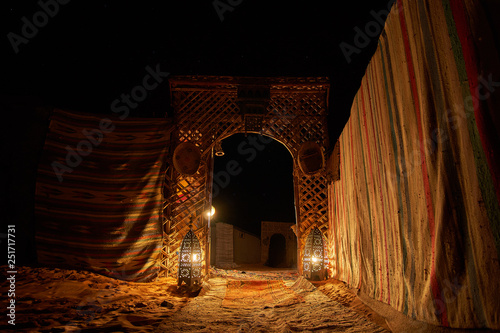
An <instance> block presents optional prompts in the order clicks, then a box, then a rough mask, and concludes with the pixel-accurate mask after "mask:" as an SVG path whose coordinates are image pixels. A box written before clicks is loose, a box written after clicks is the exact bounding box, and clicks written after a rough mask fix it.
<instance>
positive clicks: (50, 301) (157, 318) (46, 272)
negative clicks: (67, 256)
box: [0, 267, 384, 332]
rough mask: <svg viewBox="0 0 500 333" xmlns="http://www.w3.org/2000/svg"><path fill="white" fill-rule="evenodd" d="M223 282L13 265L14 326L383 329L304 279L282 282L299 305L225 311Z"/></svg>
mask: <svg viewBox="0 0 500 333" xmlns="http://www.w3.org/2000/svg"><path fill="white" fill-rule="evenodd" d="M1 268H2V271H5V270H4V269H3V268H5V267H1ZM263 274H265V273H263ZM3 281H5V279H4V278H3V277H2V284H1V287H2V302H3V304H6V302H5V300H6V295H5V294H4V290H6V288H5V287H6V283H5V282H3ZM227 281H228V279H227V278H225V277H215V278H211V279H209V280H208V281H207V282H205V283H204V288H203V290H202V291H201V293H200V294H199V295H198V293H197V292H190V291H189V290H187V288H181V289H178V288H177V286H176V280H174V279H172V278H162V279H158V280H157V281H155V282H150V283H131V282H125V281H121V280H116V279H112V278H107V277H104V276H101V275H97V274H94V273H90V272H86V271H75V270H64V269H48V268H29V267H19V268H18V274H17V280H16V327H15V328H16V331H25V332H383V331H384V329H383V328H382V327H380V326H378V325H376V324H375V323H373V322H372V321H369V320H367V317H365V316H363V315H362V314H361V313H359V312H356V311H354V310H352V309H351V308H349V307H346V306H344V305H342V304H341V303H339V302H337V301H335V300H334V299H335V298H334V297H337V300H344V301H345V300H350V299H351V298H350V297H351V296H349V295H348V294H344V295H343V294H342V293H343V292H342V291H340V294H339V291H338V288H337V289H336V290H337V291H336V292H335V295H333V296H334V297H328V296H326V295H325V293H323V292H321V291H320V290H319V288H315V287H314V286H313V285H312V284H311V283H310V282H308V281H307V280H302V281H301V283H295V284H294V282H295V281H294V280H286V281H285V284H286V285H287V286H288V287H290V288H291V289H293V290H294V291H295V292H296V293H297V294H299V295H301V296H302V297H303V298H304V300H305V302H303V303H298V304H293V305H289V306H283V307H262V308H251V307H247V308H245V307H238V308H225V307H222V306H221V304H222V300H223V299H224V296H225V292H226V286H227ZM299 282H300V280H299ZM322 287H324V286H322ZM327 287H328V285H327ZM320 288H321V287H320ZM325 291H326V293H327V294H328V291H327V290H325ZM330 294H332V293H331V290H330ZM196 295H198V296H196ZM330 296H332V295H330ZM332 298H333V299H332ZM12 328H13V327H12V326H11V325H9V324H7V318H6V317H5V315H4V316H3V318H2V321H1V322H0V331H2V332H8V331H12V332H14V330H11V329H12Z"/></svg>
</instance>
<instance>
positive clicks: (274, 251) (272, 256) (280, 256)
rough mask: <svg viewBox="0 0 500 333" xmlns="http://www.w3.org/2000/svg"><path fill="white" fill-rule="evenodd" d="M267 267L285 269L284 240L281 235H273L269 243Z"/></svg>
mask: <svg viewBox="0 0 500 333" xmlns="http://www.w3.org/2000/svg"><path fill="white" fill-rule="evenodd" d="M268 258H269V259H268V261H267V265H268V266H270V267H286V265H287V263H286V239H285V236H283V235H282V234H274V235H272V236H271V239H270V241H269V257H268Z"/></svg>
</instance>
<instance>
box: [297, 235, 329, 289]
mask: <svg viewBox="0 0 500 333" xmlns="http://www.w3.org/2000/svg"><path fill="white" fill-rule="evenodd" d="M302 262H303V271H304V277H305V278H306V279H310V280H314V281H319V280H324V279H325V278H326V276H327V272H326V267H327V266H328V256H327V254H326V242H325V240H324V238H323V234H322V233H321V231H320V230H319V229H318V228H317V227H315V228H314V229H313V230H311V232H310V233H309V235H308V236H307V239H306V244H305V246H304V256H303V259H302Z"/></svg>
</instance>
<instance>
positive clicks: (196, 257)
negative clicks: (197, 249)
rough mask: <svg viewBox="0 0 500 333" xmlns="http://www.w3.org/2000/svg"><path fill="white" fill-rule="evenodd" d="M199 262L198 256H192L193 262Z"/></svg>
mask: <svg viewBox="0 0 500 333" xmlns="http://www.w3.org/2000/svg"><path fill="white" fill-rule="evenodd" d="M198 260H199V256H198V254H196V253H195V254H193V261H198Z"/></svg>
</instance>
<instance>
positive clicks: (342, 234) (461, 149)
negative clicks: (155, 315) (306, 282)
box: [328, 0, 500, 329]
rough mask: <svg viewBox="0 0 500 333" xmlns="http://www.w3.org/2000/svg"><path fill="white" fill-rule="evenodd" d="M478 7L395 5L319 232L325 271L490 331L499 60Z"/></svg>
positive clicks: (413, 310) (345, 137)
mask: <svg viewBox="0 0 500 333" xmlns="http://www.w3.org/2000/svg"><path fill="white" fill-rule="evenodd" d="M486 11H487V10H486V9H485V8H484V7H483V6H482V4H481V3H479V2H478V1H469V0H443V1H431V0H419V1H398V2H397V3H396V4H394V6H393V7H392V10H391V13H390V14H389V16H388V19H387V21H386V23H385V28H384V31H383V32H382V34H381V36H380V39H379V43H378V48H377V50H376V52H375V54H374V56H373V58H372V60H371V62H370V64H369V65H368V67H367V70H366V73H365V76H364V78H363V80H362V83H361V87H360V89H359V91H358V93H357V95H356V96H355V98H354V103H353V105H352V109H351V116H350V119H349V121H348V122H347V124H346V126H345V127H344V130H343V132H342V134H341V135H340V137H339V141H338V145H339V148H340V180H338V181H332V182H331V183H330V185H329V199H328V200H329V233H328V236H329V244H330V245H329V246H330V249H329V251H330V254H329V256H330V260H331V270H332V272H331V273H332V275H333V277H335V278H337V279H340V280H342V281H346V282H347V283H348V284H349V285H351V286H353V287H357V288H360V289H361V291H362V292H364V293H365V294H367V295H369V296H370V297H372V298H374V299H376V300H379V301H382V302H384V303H387V304H390V305H391V306H392V307H394V308H395V309H397V310H399V311H401V312H403V313H404V314H406V315H408V316H410V317H412V318H415V319H417V320H420V321H424V322H427V323H431V324H435V325H443V326H450V327H461V328H476V327H489V328H495V329H499V328H500V313H499V311H498V309H499V308H500V301H499V299H498V295H500V283H499V282H498V277H499V276H500V267H499V253H500V242H499V227H500V208H499V198H500V195H499V193H500V191H499V183H498V177H500V176H499V175H500V169H499V164H498V159H499V156H500V155H499V154H498V147H499V146H500V145H499V144H498V142H499V137H498V135H499V134H498V133H500V132H499V129H500V121H499V113H498V105H500V103H499V98H500V88H499V87H500V82H499V81H500V73H499V71H500V64H499V59H500V57H499V56H498V50H499V49H498V46H499V45H498V43H497V44H495V41H498V34H497V33H496V31H494V29H492V28H491V27H492V25H490V24H492V23H491V21H488V15H487V13H486ZM488 22H490V24H488ZM485 39H486V41H485ZM487 45H489V47H487Z"/></svg>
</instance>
